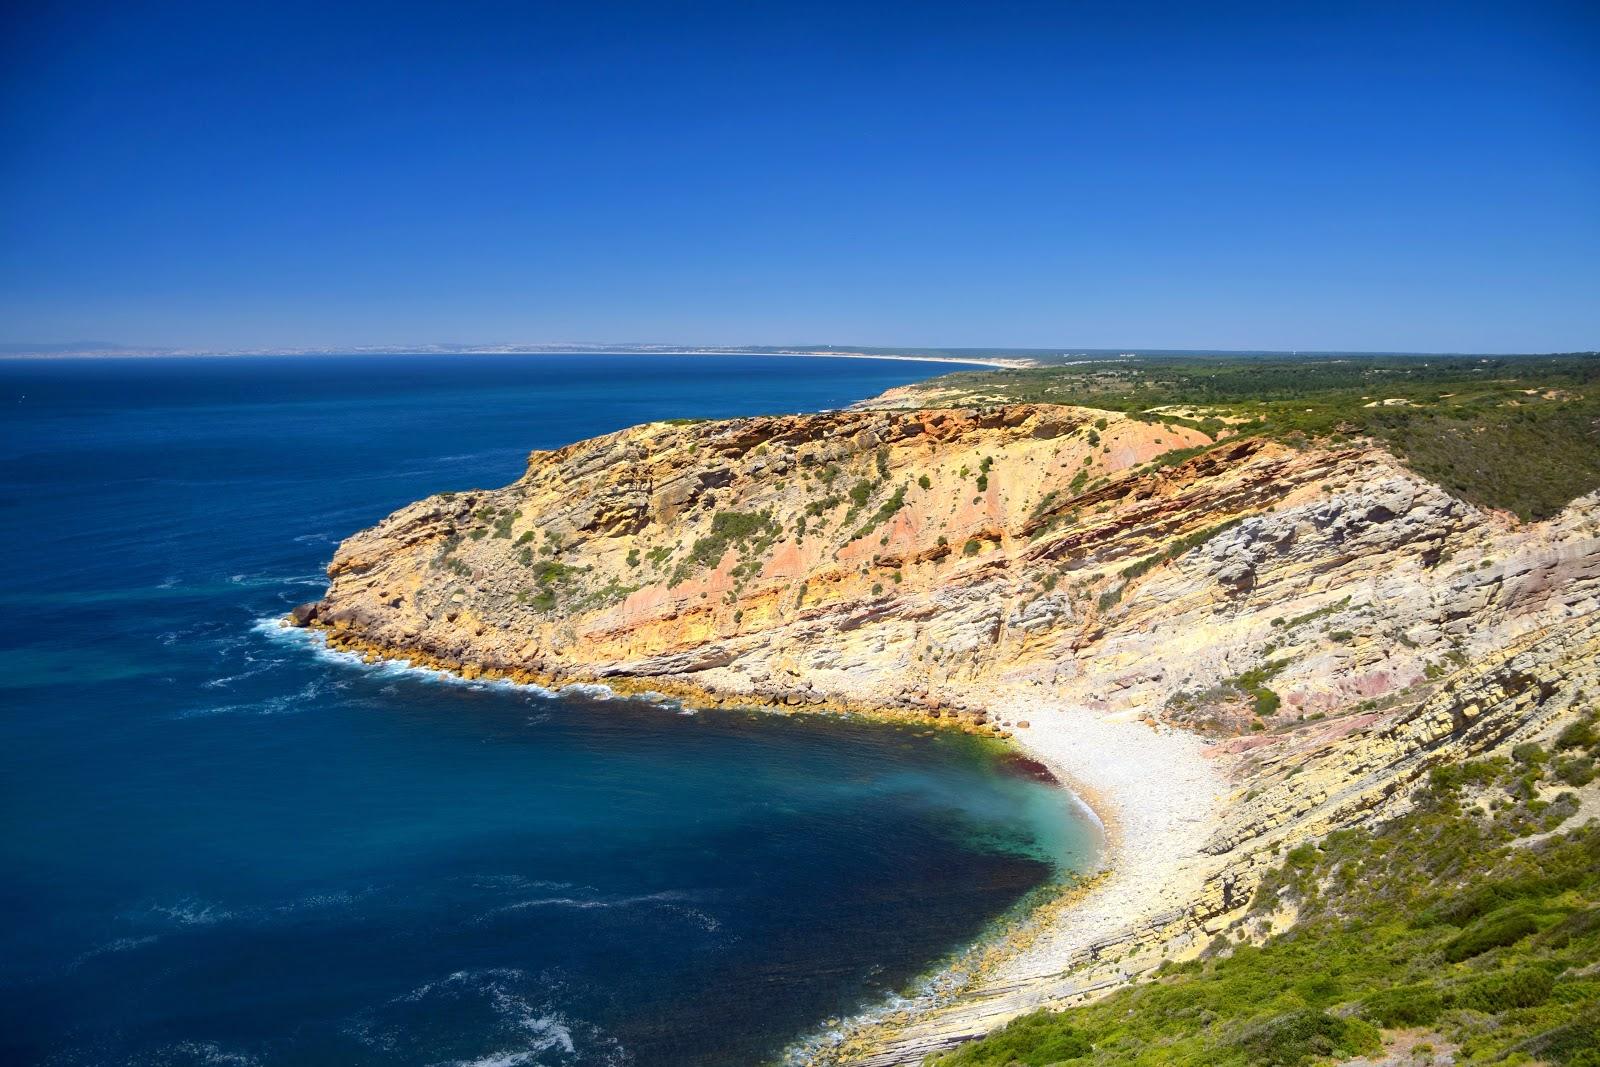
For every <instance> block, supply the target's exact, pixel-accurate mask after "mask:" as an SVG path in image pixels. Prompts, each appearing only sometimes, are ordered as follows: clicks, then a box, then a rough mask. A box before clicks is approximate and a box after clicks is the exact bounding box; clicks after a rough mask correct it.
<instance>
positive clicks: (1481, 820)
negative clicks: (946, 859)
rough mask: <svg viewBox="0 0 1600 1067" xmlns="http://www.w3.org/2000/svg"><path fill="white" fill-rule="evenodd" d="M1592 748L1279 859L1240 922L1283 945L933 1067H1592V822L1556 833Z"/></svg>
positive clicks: (1470, 784) (958, 1053) (1478, 776)
mask: <svg viewBox="0 0 1600 1067" xmlns="http://www.w3.org/2000/svg"><path fill="white" fill-rule="evenodd" d="M1591 719H1592V716H1591ZM1593 741H1594V739H1593V737H1592V736H1591V735H1585V734H1583V733H1582V731H1581V730H1579V731H1577V732H1575V733H1572V735H1571V736H1568V735H1563V737H1562V739H1561V740H1559V741H1558V742H1557V747H1558V748H1559V749H1561V751H1558V752H1552V753H1548V754H1547V753H1545V752H1543V751H1542V750H1540V749H1539V748H1538V746H1533V745H1529V746H1521V747H1519V748H1518V750H1517V759H1516V760H1505V759H1496V760H1486V761H1480V762H1477V763H1468V764H1460V765H1453V766H1446V767H1441V768H1439V769H1437V770H1435V771H1434V774H1433V778H1432V781H1431V783H1430V784H1429V786H1428V787H1426V788H1425V789H1424V790H1423V791H1422V792H1421V793H1420V794H1419V803H1418V804H1417V806H1416V808H1415V809H1414V810H1413V811H1412V812H1411V813H1409V814H1407V815H1405V816H1403V817H1401V818H1399V819H1396V820H1394V821H1392V822H1390V823H1388V824H1386V825H1384V826H1382V827H1380V828H1378V829H1376V830H1347V831H1341V832H1338V833H1335V834H1332V835H1330V836H1329V837H1327V838H1326V839H1324V840H1323V841H1322V842H1321V843H1320V844H1317V845H1309V844H1308V845H1302V846H1300V847H1298V848H1296V849H1294V850H1293V851H1291V852H1289V853H1288V854H1287V855H1286V856H1285V862H1284V863H1283V865H1282V866H1281V867H1280V868H1278V869H1277V870H1275V871H1274V872H1272V873H1270V874H1269V875H1268V877H1267V878H1266V879H1265V881H1264V882H1263V883H1262V886H1261V888H1260V890H1259V891H1258V893H1257V895H1256V898H1255V901H1254V902H1253V904H1252V918H1253V919H1255V920H1263V919H1265V917H1266V916H1267V915H1269V914H1272V913H1274V912H1279V911H1281V910H1284V909H1292V910H1293V911H1294V912H1295V913H1296V914H1297V920H1296V922H1295V924H1294V925H1293V926H1292V927H1291V928H1289V929H1288V930H1287V931H1285V932H1283V933H1280V934H1278V935H1277V936H1275V937H1272V938H1270V939H1268V940H1266V941H1265V942H1263V943H1262V944H1260V945H1252V944H1245V943H1235V942H1234V941H1232V940H1230V939H1229V938H1227V937H1225V936H1223V937H1219V938H1217V939H1216V940H1215V941H1214V942H1213V943H1212V945H1211V946H1210V947H1209V948H1208V950H1207V952H1206V953H1205V955H1204V956H1203V958H1201V959H1199V960H1194V961H1190V962H1188V963H1185V964H1182V965H1178V966H1168V967H1165V968H1163V970H1162V971H1161V972H1160V976H1159V977H1158V978H1157V979H1155V980H1154V981H1151V982H1148V983H1146V984H1143V985H1139V986H1135V987H1132V988H1129V989H1124V990H1121V991H1119V992H1117V993H1115V994H1113V995H1111V996H1109V997H1107V998H1105V999H1103V1000H1100V1001H1097V1002H1094V1003H1091V1004H1087V1005H1084V1006H1082V1007H1077V1008H1071V1009H1068V1010H1066V1011H1063V1012H1060V1013H1054V1014H1053V1013H1048V1012H1037V1013H1035V1014H1033V1015H1029V1016H1025V1017H1023V1018H1021V1019H1019V1020H1017V1021H1015V1022H1013V1023H1012V1024H1011V1025H1009V1026H1007V1027H1005V1028H1003V1029H1001V1030H1000V1031H997V1032H996V1033H994V1034H992V1035H990V1036H989V1037H988V1038H985V1039H984V1040H981V1041H977V1042H974V1043H972V1044H969V1045H966V1046H963V1047H961V1048H959V1049H957V1050H955V1051H953V1052H951V1053H948V1054H946V1055H944V1056H942V1057H937V1058H935V1059H934V1060H933V1062H934V1063H937V1064H938V1065H940V1067H1012V1065H1026V1067H1044V1065H1047V1064H1065V1065H1070V1067H1079V1065H1082V1067H1089V1065H1109V1064H1119V1065H1121V1064H1131V1065H1146V1064H1147V1065H1157V1064H1160V1065H1170V1064H1193V1065H1197V1067H1199V1065H1204V1067H1213V1065H1215V1067H1228V1065H1237V1067H1244V1065H1255V1064H1268V1065H1284V1067H1288V1065H1297V1064H1309V1063H1319V1062H1330V1061H1338V1060H1348V1059H1350V1058H1353V1057H1355V1056H1359V1055H1368V1054H1371V1053H1374V1052H1377V1051H1378V1050H1379V1049H1380V1047H1381V1046H1382V1044H1383V1042H1384V1040H1385V1038H1386V1037H1390V1036H1392V1035H1393V1031H1396V1030H1401V1029H1407V1030H1411V1031H1413V1032H1414V1033H1413V1034H1412V1036H1413V1037H1414V1038H1415V1039H1416V1040H1417V1041H1418V1042H1420V1043H1421V1044H1427V1045H1432V1046H1434V1048H1435V1049H1436V1050H1437V1051H1438V1052H1439V1053H1441V1054H1443V1053H1444V1052H1446V1051H1447V1050H1451V1049H1453V1052H1452V1053H1451V1054H1452V1055H1453V1056H1454V1062H1456V1063H1509V1064H1515V1063H1549V1064H1561V1065H1566V1067H1600V823H1597V822H1595V821H1593V820H1590V821H1589V822H1588V823H1587V824H1586V825H1584V826H1581V827H1570V828H1567V829H1566V830H1565V832H1559V833H1551V831H1552V830H1554V829H1555V828H1556V827H1557V826H1559V825H1560V824H1561V823H1562V822H1563V821H1564V820H1566V819H1567V818H1568V817H1569V816H1570V815H1571V814H1572V813H1573V811H1574V810H1575V808H1576V806H1577V805H1576V798H1575V796H1574V794H1572V793H1569V792H1568V793H1564V792H1559V790H1560V789H1561V788H1562V783H1563V782H1565V781H1567V774H1566V773H1564V772H1566V771H1567V770H1568V768H1570V767H1571V766H1572V765H1574V764H1575V763H1577V762H1584V761H1591V760H1592V759H1593V756H1594V755H1595V754H1600V753H1586V752H1585V751H1584V749H1585V747H1586V746H1587V747H1594V745H1593ZM1580 777H1581V776H1580ZM1589 777H1592V771H1590V772H1589ZM1583 780H1588V779H1587V778H1584V779H1583ZM1541 786H1542V787H1543V788H1542V789H1541ZM1541 793H1542V794H1543V796H1544V797H1545V798H1546V799H1543V800H1541V799H1539V797H1540V795H1541ZM1540 835H1548V836H1544V837H1542V838H1541V836H1540ZM1415 1031H1420V1032H1421V1033H1420V1035H1418V1034H1417V1033H1415ZM1415 1062H1418V1063H1428V1062H1432V1059H1431V1056H1430V1055H1426V1054H1425V1055H1422V1056H1421V1057H1420V1058H1418V1059H1417V1060H1416V1061H1415Z"/></svg>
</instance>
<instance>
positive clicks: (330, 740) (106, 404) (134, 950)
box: [0, 355, 1094, 1067]
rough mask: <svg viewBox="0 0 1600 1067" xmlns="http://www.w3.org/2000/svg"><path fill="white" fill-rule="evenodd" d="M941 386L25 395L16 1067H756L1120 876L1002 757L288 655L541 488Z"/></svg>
mask: <svg viewBox="0 0 1600 1067" xmlns="http://www.w3.org/2000/svg"><path fill="white" fill-rule="evenodd" d="M947 369H949V368H947V367H944V366H941V365H935V364H917V363H899V362H873V361H848V360H809V359H804V358H799V357H796V358H786V357H736V356H719V357H672V356H590V355H584V356H528V357H520V356H486V357H471V356H456V357H430V356H381V357H380V356H325V357H314V358H313V357H284V358H248V359H208V360H198V359H197V360H105V361H85V362H71V363H69V362H50V363H31V362H30V363H24V362H18V361H10V362H3V363H0V400H3V401H4V402H5V404H6V406H7V411H8V419H7V420H5V424H4V427H3V428H0V456H3V457H4V464H3V466H4V472H5V473H4V475H3V479H4V480H3V483H0V530H3V532H4V534H5V537H6V543H7V544H8V545H11V546H12V551H11V552H10V553H8V554H7V555H6V558H5V561H4V563H3V565H0V577H3V579H4V580H3V583H0V589H3V591H0V599H3V600H4V601H5V604H4V608H5V611H6V616H7V618H8V619H9V620H10V621H11V625H9V626H8V627H7V628H6V633H5V634H4V639H3V644H0V781H3V785H0V804H3V816H4V817H3V824H0V869H3V870H4V872H5V878H4V880H3V886H0V911H3V918H0V986H3V989H4V993H5V996H4V998H3V1001H0V1058H3V1059H5V1060H7V1061H8V1062H39V1061H49V1062H52V1063H60V1064H91V1063H92V1064H118V1063H127V1064H134V1063H140V1064H174V1065H177V1064H191V1063H193V1064H198V1063H238V1064H324V1063H326V1064H364V1063H373V1064H376V1063H384V1064H395V1063H400V1064H412V1063H415V1064H437V1063H459V1064H482V1065H489V1064H544V1065H556V1064H638V1065H651V1067H654V1065H666V1067H676V1065H689V1064H725V1065H730V1067H731V1065H736V1064H737V1065H748V1064H752V1063H759V1062H761V1061H762V1060H763V1059H765V1058H768V1057H771V1056H772V1055H774V1054H776V1053H777V1052H778V1051H779V1050H780V1049H781V1048H783V1047H784V1046H785V1045H786V1044H787V1043H789V1042H790V1041H792V1040H794V1039H796V1038H797V1037H800V1036H802V1035H804V1034H805V1033H807V1032H810V1031H812V1030H814V1029H815V1028H816V1027H817V1026H818V1025H820V1024H821V1023H822V1022H823V1021H824V1020H826V1019H828V1018H830V1017H835V1016H838V1015H841V1014H846V1013H849V1012H852V1011H856V1010H860V1009H862V1008H865V1007H867V1006H870V1005H871V1004H873V1003H875V1002H877V1001H880V1000H881V999H883V998H884V997H886V996H888V995H890V994H892V993H894V992H896V991H898V990H900V989H901V988H903V987H904V986H905V984H906V983H908V982H910V981H913V980H914V979H915V978H916V977H917V976H918V975H920V974H923V973H926V972H927V971H928V969H929V968H931V967H934V966H936V965H937V963H938V961H940V960H941V959H943V958H944V957H946V956H947V955H948V954H949V953H951V952H953V951H955V950H957V949H959V948H960V947H961V946H962V945H964V944H966V943H968V942H970V941H971V940H972V939H973V938H974V937H976V936H978V935H979V934H980V933H981V932H982V931H983V929H984V928H985V926H986V924H988V923H989V922H990V921H992V920H993V919H994V917H995V916H997V915H999V914H1001V913H1003V912H1004V911H1005V910H1006V909H1007V908H1009V907H1011V906H1013V905H1014V904H1015V903H1016V902H1017V901H1019V900H1021V899H1023V898H1024V897H1025V896H1026V895H1027V894H1028V893H1029V892H1030V891H1032V890H1034V889H1035V888H1037V887H1038V886H1040V885H1041V884H1043V883H1045V882H1046V881H1048V880H1049V879H1051V878H1053V877H1056V876H1057V875H1058V874H1059V873H1060V872H1062V871H1070V870H1072V869H1075V868H1077V867H1080V866H1083V865H1086V864H1087V863H1088V862H1089V860H1090V858H1091V857H1090V851H1091V849H1092V847H1093V840H1094V836H1093V833H1092V831H1091V828H1090V827H1089V826H1087V825H1086V824H1085V823H1084V822H1083V821H1082V818H1081V816H1080V815H1079V813H1078V812H1077V810H1076V809H1075V807H1074V806H1073V804H1072V802H1071V799H1070V798H1069V797H1068V796H1067V795H1066V794H1065V793H1063V792H1062V791H1061V790H1059V789H1056V788H1054V787H1051V786H1049V785H1048V784H1045V783H1042V782H1039V781H1037V780H1035V779H1034V778H1032V777H1030V776H1028V775H1026V774H1018V773H1012V772H1010V771H1008V770H1007V765H1006V762H1005V761H1004V760H1002V759H1000V758H999V754H998V753H997V751H996V750H995V749H994V748H993V747H992V746H991V745H989V744H987V743H984V742H980V741H978V740H975V739H973V738H970V737H966V736H964V735H960V734H954V733H949V732H943V731H931V730H928V729H924V728H917V727H909V726H891V725H884V724H878V723H869V722H862V721H854V720H845V719H838V718H824V717H811V716H793V717H782V716H774V715H769V714H759V713H741V712H737V711H693V710H692V709H683V708H678V707H675V706H671V705H665V704H661V703H654V702H650V701H646V700H633V699H620V698H610V697H608V696H606V695H605V694H603V693H600V692H572V691H568V692H564V693H562V694H560V695H556V696H551V695H548V694H542V693H539V692H536V691H531V690H526V689H517V688H515V687H508V686H498V685H487V684H464V683H459V682H441V681H440V680H438V679H437V678H435V677H433V676H432V675H430V674H428V673H427V672H417V671H408V670H405V669H402V668H398V667H395V666H393V665H380V666H376V667H369V666H363V665H356V664H353V663H351V662H349V661H348V660H347V659H341V658H340V657H336V656H330V655H327V654H322V653H319V651H318V649H317V648H316V647H315V646H314V644H313V643H311V642H309V641H307V640H306V639H305V637H304V635H300V634H287V635H286V634H284V633H283V632H281V631H278V630H277V629H276V628H275V627H272V626H270V625H263V624H262V620H270V619H271V618H273V617H274V616H276V615H278V614H280V613H281V612H282V611H283V610H285V609H286V608H287V607H288V606H289V605H291V604H293V603H295V602H297V601H301V600H305V599H309V598H311V597H313V596H315V595H316V594H317V593H318V592H319V590H320V587H321V584H322V578H321V575H320V570H321V568H322V567H323V566H324V565H325V564H326V562H327V560H328V558H329V556H330V555H331V553H332V550H333V547H334V545H335V544H336V543H337V541H338V540H339V539H340V538H342V537H344V536H346V535H348V534H349V533H351V532H354V531H355V530H356V529H358V528H360V527H361V526H363V525H366V524H368V523H370V522H372V521H374V520H376V519H377V518H379V517H381V516H382V515H384V514H386V513H387V512H388V511H390V510H392V509H393V508H394V507H396V506H398V505H400V504H403V503H405V502H407V501H408V500H411V499H415V498H417V497H420V496H423V495H426V494H428V493H432V492H436V491H439V490H441V489H449V488H468V487H472V486H476V485H499V484H503V483H504V482H506V481H509V480H510V479H512V478H514V477H515V476H516V474H517V473H518V471H519V470H520V468H521V465H522V461H523V457H524V455H525V454H526V452H527V451H528V450H530V449H533V448H547V447H553V446H557V445H560V444H564V443H567V442H569V441H572V440H576V439H578V438H582V437H585V436H589V435H592V434H595V433H601V432H605V431H608V430H612V429H617V428H620V427H621V426H625V425H629V424H632V423H636V422H640V421H647V420H649V419H653V418H668V417H719V416H729V415H736V414H751V413H756V412H765V411H786V410H806V409H816V408H823V407H834V406H841V405H843V404H846V403H849V402H851V401H853V400H855V399H859V398H860V397H863V396H868V395H871V394H873V393H876V392H878V391H881V390H882V389H884V388H888V387H890V386H892V385H896V384H902V383H904V382H907V381H911V380H915V379H918V378H922V377H927V376H930V375H931V374H935V373H939V372H942V371H944V370H947Z"/></svg>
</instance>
